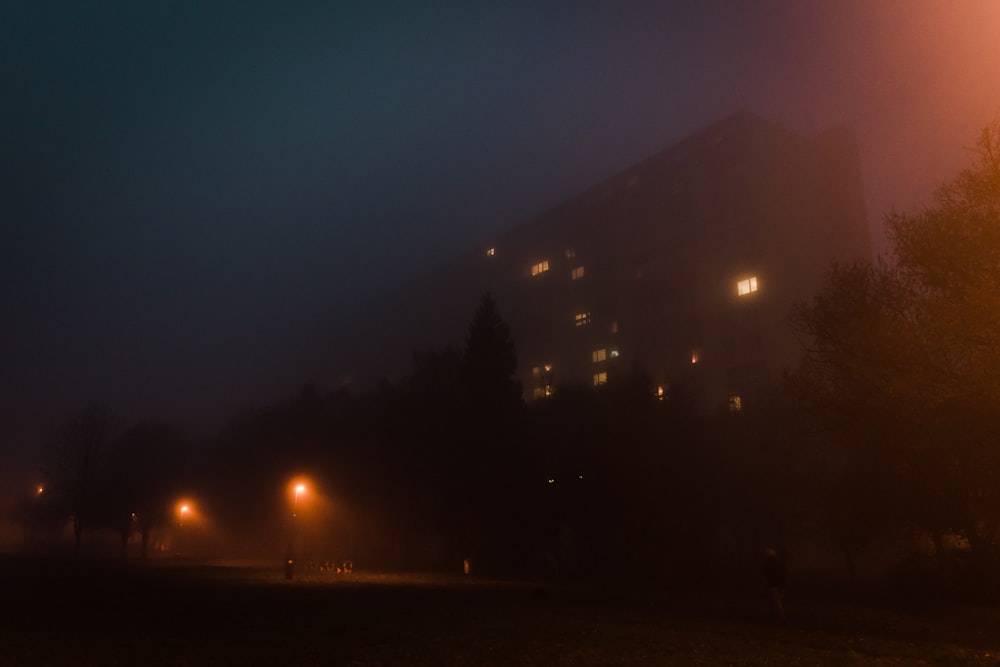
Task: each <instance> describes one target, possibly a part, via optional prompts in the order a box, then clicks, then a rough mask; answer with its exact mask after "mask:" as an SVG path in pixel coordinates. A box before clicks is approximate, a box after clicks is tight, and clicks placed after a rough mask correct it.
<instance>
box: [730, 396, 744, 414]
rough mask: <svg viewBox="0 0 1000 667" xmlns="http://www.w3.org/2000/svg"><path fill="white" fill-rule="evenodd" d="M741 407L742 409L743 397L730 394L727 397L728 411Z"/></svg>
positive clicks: (737, 410)
mask: <svg viewBox="0 0 1000 667" xmlns="http://www.w3.org/2000/svg"><path fill="white" fill-rule="evenodd" d="M742 409H743V399H742V398H740V397H739V396H730V397H729V411H730V412H739V411H740V410H742Z"/></svg>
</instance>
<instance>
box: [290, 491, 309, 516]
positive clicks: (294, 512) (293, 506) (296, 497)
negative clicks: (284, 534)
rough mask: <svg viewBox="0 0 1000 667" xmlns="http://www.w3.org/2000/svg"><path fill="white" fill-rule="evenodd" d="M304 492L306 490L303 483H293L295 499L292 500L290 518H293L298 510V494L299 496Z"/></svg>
mask: <svg viewBox="0 0 1000 667" xmlns="http://www.w3.org/2000/svg"><path fill="white" fill-rule="evenodd" d="M305 492H306V485H305V484H301V483H299V484H296V485H295V500H294V501H292V518H295V516H296V513H297V512H298V510H299V496H301V495H302V494H304V493H305Z"/></svg>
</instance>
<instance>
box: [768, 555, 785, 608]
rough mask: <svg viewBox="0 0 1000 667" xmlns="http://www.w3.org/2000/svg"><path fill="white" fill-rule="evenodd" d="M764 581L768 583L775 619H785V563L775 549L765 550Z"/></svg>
mask: <svg viewBox="0 0 1000 667" xmlns="http://www.w3.org/2000/svg"><path fill="white" fill-rule="evenodd" d="M764 582H765V583H766V584H767V596H768V598H769V599H770V601H771V615H772V617H773V618H774V620H775V621H778V622H781V621H784V620H785V607H784V604H782V600H783V598H784V597H785V563H784V562H783V561H782V560H781V559H780V558H779V557H778V552H777V551H775V550H774V549H768V550H767V551H765V552H764Z"/></svg>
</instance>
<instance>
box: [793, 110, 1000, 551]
mask: <svg viewBox="0 0 1000 667" xmlns="http://www.w3.org/2000/svg"><path fill="white" fill-rule="evenodd" d="M886 222H887V227H888V230H889V236H890V240H891V241H892V244H893V249H894V251H895V257H896V262H895V264H889V263H887V262H878V263H874V264H872V263H869V262H858V263H855V264H851V265H844V266H835V267H834V268H833V269H832V271H831V273H830V276H829V278H828V281H827V283H826V285H825V287H824V288H823V290H822V291H821V292H820V294H818V295H817V296H816V297H815V299H814V300H812V301H811V302H810V303H808V304H804V305H802V306H800V307H798V308H797V309H796V311H795V312H794V314H793V323H794V325H795V327H796V329H797V330H798V332H799V333H800V334H801V336H802V338H803V340H804V342H805V345H806V355H805V359H804V362H803V364H802V365H801V367H800V368H799V369H798V371H797V372H796V374H795V375H794V376H793V377H792V384H791V386H792V388H793V390H794V392H795V394H796V395H797V396H798V397H799V398H800V399H801V402H802V404H803V405H804V406H805V407H806V408H807V409H809V411H810V413H811V415H812V417H813V418H814V420H815V423H817V424H819V425H820V426H821V427H823V428H825V429H827V430H829V431H830V432H831V433H836V434H838V435H839V437H840V439H841V442H842V443H843V450H842V452H843V457H842V458H843V464H842V466H841V468H840V469H841V471H842V473H843V474H842V477H841V484H842V491H841V494H840V495H841V496H843V497H849V496H851V494H856V493H860V492H862V491H863V489H864V488H865V486H864V485H865V484H868V483H870V482H871V480H872V479H878V480H880V483H881V484H882V485H883V489H882V491H883V492H882V493H880V494H878V498H870V499H869V500H870V501H871V502H874V503H878V504H877V505H876V506H871V505H869V504H867V503H865V504H863V506H861V507H859V508H858V513H857V514H856V515H855V516H854V517H851V518H846V517H842V518H840V519H839V521H840V522H841V523H843V524H845V525H854V526H859V527H869V528H870V530H871V531H872V532H875V531H876V530H877V528H878V527H877V526H876V525H873V523H872V517H873V516H882V517H885V518H887V519H890V520H892V521H894V522H896V523H897V524H903V525H913V526H917V527H919V528H922V529H923V530H925V531H926V532H927V533H928V534H929V535H930V536H931V537H932V538H933V539H934V540H935V542H936V543H937V544H938V545H939V549H938V553H939V554H941V553H943V549H941V548H940V546H941V545H942V537H943V536H945V535H946V534H958V535H960V536H962V537H963V538H965V540H966V541H967V542H968V544H969V545H970V546H971V553H972V554H973V555H975V556H977V557H978V556H988V555H993V556H996V555H998V551H1000V493H997V491H996V479H997V477H998V475H1000V449H998V448H997V447H996V434H997V433H998V432H1000V415H998V413H997V411H996V409H995V406H996V405H997V404H998V402H1000V383H997V380H996V379H997V377H1000V300H998V298H997V295H998V294H1000V261H998V257H1000V123H996V124H994V125H992V126H990V127H987V128H986V129H984V130H983V132H982V134H981V136H980V139H979V142H978V146H977V149H976V152H975V162H974V164H973V166H972V167H971V168H969V169H966V170H965V171H963V172H962V173H961V174H960V175H959V176H958V177H957V178H956V179H954V180H953V181H951V182H950V183H947V184H945V185H944V186H942V187H941V188H940V189H939V190H938V191H937V192H936V194H935V196H934V199H933V202H932V204H931V205H929V206H927V207H925V208H924V209H922V210H921V211H919V212H917V213H916V214H912V215H907V214H899V213H893V214H891V215H889V216H888V217H887V221H886ZM872 473H874V474H872ZM886 501H888V502H886ZM860 536H861V535H857V536H856V537H860Z"/></svg>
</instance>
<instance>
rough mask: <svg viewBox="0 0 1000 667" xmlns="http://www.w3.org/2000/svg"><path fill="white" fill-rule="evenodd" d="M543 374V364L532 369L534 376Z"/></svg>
mask: <svg viewBox="0 0 1000 667" xmlns="http://www.w3.org/2000/svg"><path fill="white" fill-rule="evenodd" d="M541 374H542V367H541V366H535V367H534V368H532V369H531V375H532V377H538V376H539V375H541Z"/></svg>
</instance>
